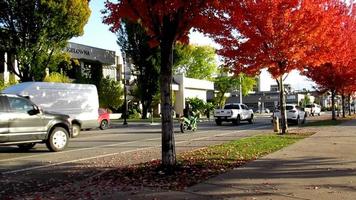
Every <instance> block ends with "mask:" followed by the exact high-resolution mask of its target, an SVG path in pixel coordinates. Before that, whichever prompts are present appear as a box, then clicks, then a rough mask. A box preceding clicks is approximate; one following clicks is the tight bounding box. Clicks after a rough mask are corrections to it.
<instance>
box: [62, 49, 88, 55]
mask: <svg viewBox="0 0 356 200" xmlns="http://www.w3.org/2000/svg"><path fill="white" fill-rule="evenodd" d="M66 51H67V52H69V53H76V54H83V55H87V56H90V52H89V51H88V50H85V49H77V48H72V47H67V48H66Z"/></svg>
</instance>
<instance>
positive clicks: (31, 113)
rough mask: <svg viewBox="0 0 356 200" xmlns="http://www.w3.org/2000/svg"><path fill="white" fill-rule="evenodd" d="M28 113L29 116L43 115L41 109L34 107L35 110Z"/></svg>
mask: <svg viewBox="0 0 356 200" xmlns="http://www.w3.org/2000/svg"><path fill="white" fill-rule="evenodd" d="M27 113H28V114H29V115H37V114H39V113H41V109H40V108H38V107H37V106H34V108H33V109H32V110H29V111H28V112H27Z"/></svg>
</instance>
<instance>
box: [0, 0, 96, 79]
mask: <svg viewBox="0 0 356 200" xmlns="http://www.w3.org/2000/svg"><path fill="white" fill-rule="evenodd" d="M89 15H90V9H89V5H88V1H87V0H84V1H83V0H63V1H55V0H47V1H43V0H8V1H1V2H0V38H1V39H0V49H1V50H2V51H6V52H8V53H10V54H11V55H14V56H15V57H16V59H17V60H18V65H19V66H18V68H19V69H18V71H17V70H15V69H14V67H15V66H12V64H11V62H9V63H8V64H9V66H10V68H11V72H13V73H15V74H16V75H17V76H18V77H19V78H20V79H21V81H32V80H42V79H43V77H44V74H45V70H44V69H45V68H46V67H48V66H49V64H51V66H52V67H55V66H56V63H53V62H52V63H51V60H52V58H53V57H55V55H57V54H62V53H63V52H62V49H63V48H64V47H65V45H66V42H67V41H68V40H69V39H70V38H72V37H74V36H80V35H82V34H83V28H84V25H85V24H86V23H87V21H88V18H89ZM58 62H60V61H58Z"/></svg>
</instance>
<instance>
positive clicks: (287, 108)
mask: <svg viewBox="0 0 356 200" xmlns="http://www.w3.org/2000/svg"><path fill="white" fill-rule="evenodd" d="M293 108H294V107H293V106H286V110H293Z"/></svg>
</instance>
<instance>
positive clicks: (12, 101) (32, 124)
mask: <svg viewBox="0 0 356 200" xmlns="http://www.w3.org/2000/svg"><path fill="white" fill-rule="evenodd" d="M7 99H8V103H9V109H10V110H9V139H10V141H12V142H16V141H23V140H42V139H45V137H46V133H47V131H46V130H47V128H46V126H45V123H44V121H43V117H42V114H41V113H38V114H31V113H30V112H31V111H33V110H34V108H35V106H34V104H32V103H31V102H30V101H29V100H27V99H25V98H21V97H7Z"/></svg>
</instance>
